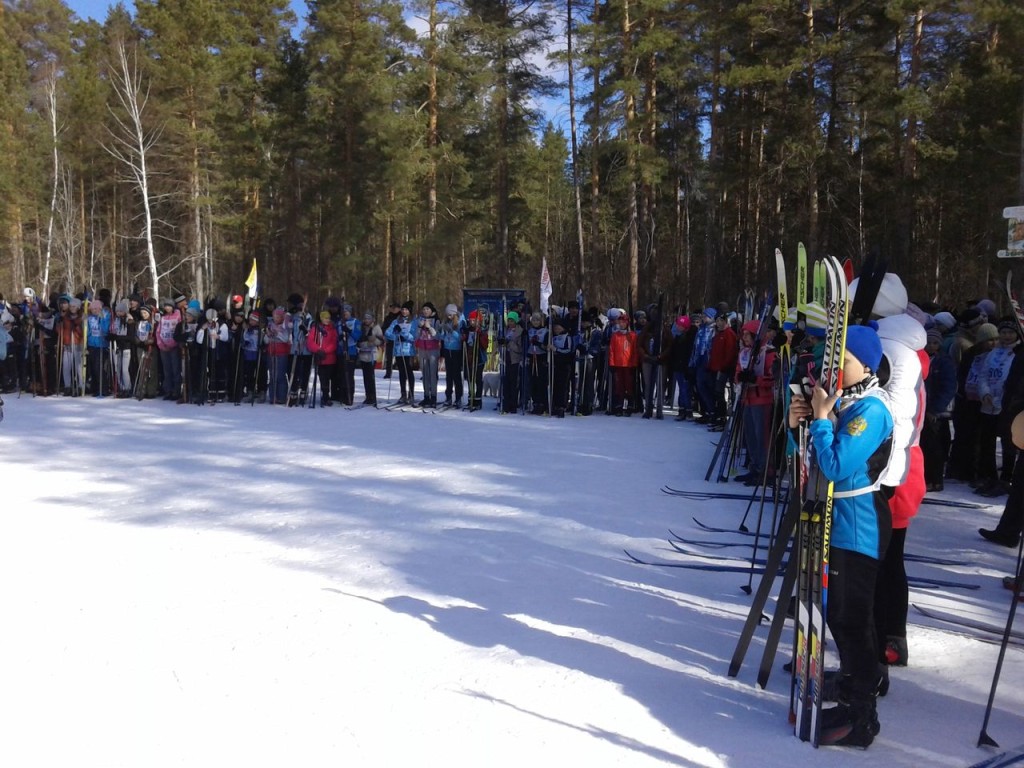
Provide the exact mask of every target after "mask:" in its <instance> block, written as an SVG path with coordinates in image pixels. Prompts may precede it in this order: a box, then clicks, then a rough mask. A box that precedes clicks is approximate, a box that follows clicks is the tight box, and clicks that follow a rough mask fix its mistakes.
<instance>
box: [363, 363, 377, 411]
mask: <svg viewBox="0 0 1024 768" xmlns="http://www.w3.org/2000/svg"><path fill="white" fill-rule="evenodd" d="M359 368H360V370H362V372H363V394H364V397H363V402H364V403H366V404H367V405H376V404H377V379H376V378H375V377H374V374H373V361H372V360H360V361H359Z"/></svg>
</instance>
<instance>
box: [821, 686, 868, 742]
mask: <svg viewBox="0 0 1024 768" xmlns="http://www.w3.org/2000/svg"><path fill="white" fill-rule="evenodd" d="M858 687H864V686H863V683H858V682H855V681H853V679H852V678H850V677H849V676H847V675H844V676H843V678H842V679H841V680H840V682H839V704H838V705H837V706H836V707H835V708H833V709H830V710H826V711H824V712H822V719H821V738H820V743H821V744H824V745H826V746H836V747H859V748H861V749H867V748H868V747H870V746H871V742H873V741H874V740H875V736H877V735H878V732H879V731H880V730H881V726H880V725H879V723H878V711H877V709H876V707H875V690H876V689H877V684H872V685H871V688H872V690H871V691H870V692H864V691H860V690H857V689H858Z"/></svg>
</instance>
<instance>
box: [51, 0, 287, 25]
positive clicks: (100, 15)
mask: <svg viewBox="0 0 1024 768" xmlns="http://www.w3.org/2000/svg"><path fill="white" fill-rule="evenodd" d="M64 2H65V3H66V4H67V6H68V7H69V8H70V9H71V10H73V11H74V12H75V13H77V14H78V15H79V16H80V17H81V18H83V19H96V21H103V20H104V19H106V18H107V9H109V8H110V6H112V5H116V3H113V2H110V0H64ZM123 2H124V5H125V7H126V8H127V9H128V10H129V11H133V12H134V10H135V3H134V2H133V1H132V0H123ZM291 5H292V10H293V11H295V17H296V18H297V19H298V20H299V22H300V23H301V22H302V20H303V19H304V18H305V16H306V0H292V3H291Z"/></svg>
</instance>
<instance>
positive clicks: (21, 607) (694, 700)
mask: <svg viewBox="0 0 1024 768" xmlns="http://www.w3.org/2000/svg"><path fill="white" fill-rule="evenodd" d="M5 410H6V420H5V421H4V422H3V423H2V424H0V441H2V443H0V444H2V445H3V447H4V457H5V465H6V466H5V467H4V471H3V473H4V477H5V479H6V482H5V487H6V491H7V493H6V494H5V501H6V503H5V505H4V514H3V522H2V529H0V536H2V538H0V541H2V545H0V584H2V601H3V616H4V628H3V629H2V630H0V659H2V660H3V661H2V668H0V674H2V678H0V691H2V701H3V710H4V713H3V719H2V722H3V731H4V735H3V738H2V739H0V765H4V766H17V767H19V768H20V767H21V766H54V765H66V766H76V767H78V766H97V767H98V766H104V767H108V766H133V767H134V766H139V767H145V768H149V767H150V766H215V765H216V766H225V765H228V766H231V765H238V766H241V765H245V766H264V765H266V766H271V765H273V766H281V765H290V766H321V765H324V766H326V765H339V764H341V765H352V766H396V765H401V766H416V765H437V764H447V765H453V766H521V765H524V764H531V763H532V764H535V765H555V764H579V765H593V766H648V765H676V766H708V767H713V766H736V767H742V766H790V765H803V764H807V763H808V762H810V761H811V760H827V761H828V763H829V764H830V765H835V766H849V765H867V764H869V762H870V764H871V765H873V766H878V765H885V766H922V765H936V766H951V767H952V766H965V765H969V764H971V763H973V762H974V761H976V760H979V759H981V758H982V757H984V756H985V752H983V751H982V750H978V749H977V748H976V747H975V746H974V744H975V742H976V740H977V736H978V731H979V728H980V726H981V719H982V715H983V712H984V707H985V702H986V699H987V696H988V690H989V685H990V683H991V677H992V671H993V669H994V665H995V659H996V653H997V650H998V646H997V645H994V644H991V643H986V642H981V641H979V640H977V639H974V638H971V637H968V636H965V635H964V634H962V633H957V632H952V631H950V627H948V626H946V627H942V626H941V625H939V624H938V623H936V622H933V621H931V620H929V619H926V618H924V617H922V616H920V615H912V616H911V621H912V622H914V623H915V625H914V626H913V627H912V629H911V636H910V649H911V666H909V667H907V668H906V669H897V670H894V671H893V673H892V677H893V685H892V691H891V693H890V694H889V696H888V697H887V698H885V699H883V700H881V701H880V705H879V716H880V719H881V722H882V733H881V734H880V736H879V738H878V739H877V740H876V742H875V744H874V746H872V748H871V749H870V750H868V751H867V752H857V751H849V750H841V749H829V750H827V751H826V752H822V753H820V754H815V753H814V752H813V750H812V748H811V747H810V746H809V745H807V744H804V743H801V742H799V741H798V740H797V739H795V738H794V737H793V736H792V732H791V728H790V727H789V726H788V725H787V723H786V712H787V709H788V698H789V696H788V678H787V676H786V675H785V674H784V673H783V672H782V670H781V663H782V661H783V660H784V659H783V656H784V651H785V644H786V642H787V641H788V638H789V636H790V633H789V631H788V630H787V632H786V633H785V634H784V636H783V637H784V640H783V645H784V648H783V653H781V654H780V656H779V662H778V664H777V665H776V669H775V672H774V673H773V676H772V679H771V681H770V683H769V686H768V690H766V691H761V690H759V689H758V688H757V687H756V685H755V684H754V683H753V679H754V676H755V674H756V665H757V660H758V659H759V658H760V649H761V643H762V641H763V634H764V630H761V631H759V633H758V636H757V638H756V640H755V644H754V646H753V647H752V648H751V651H750V653H749V654H748V657H747V662H746V665H745V666H744V669H743V671H742V672H741V674H740V676H739V678H737V679H735V680H733V679H729V678H728V677H726V676H725V670H726V667H727V663H728V659H729V657H730V656H731V654H732V651H733V647H734V645H735V638H736V635H737V633H738V632H739V629H740V626H741V624H742V620H743V618H744V617H745V615H746V611H747V606H748V605H749V598H748V597H747V596H745V595H744V594H743V593H742V592H741V591H740V590H739V586H740V585H741V584H745V583H746V577H745V576H740V575H737V574H727V573H726V574H722V573H707V572H698V571H689V570H680V569H671V568H664V569H659V568H653V567H643V566H638V565H635V564H632V563H630V562H628V561H627V560H626V558H625V557H624V555H623V554H622V550H623V549H624V548H628V549H630V550H631V551H634V552H637V553H638V554H642V555H647V556H652V557H659V558H665V559H678V558H679V557H681V556H679V555H678V554H675V553H672V551H671V550H670V548H669V547H668V546H667V544H666V543H665V541H664V539H665V537H667V535H668V529H669V528H672V529H673V530H675V531H676V532H678V533H684V532H685V533H690V534H694V537H695V538H715V535H714V534H697V533H696V530H695V528H696V527H695V525H694V524H693V523H692V521H691V516H693V515H696V516H698V517H701V518H702V519H705V520H707V521H709V522H713V523H715V524H718V525H721V526H723V527H734V526H735V525H736V524H737V523H738V521H739V519H740V517H741V516H742V514H743V511H744V509H745V508H746V503H745V502H739V501H715V502H688V501H684V500H681V499H678V498H672V497H669V496H666V495H664V494H662V493H660V492H659V488H660V487H661V486H662V485H665V484H670V485H673V486H676V487H684V488H694V489H697V488H707V487H708V486H706V485H705V484H704V483H703V473H704V469H705V468H706V465H707V461H708V460H709V458H710V451H711V445H710V442H709V436H708V434H707V433H706V432H705V431H704V430H703V429H702V428H699V427H697V426H695V425H691V424H677V423H674V422H672V421H671V420H666V421H663V422H648V421H641V420H640V419H639V418H633V419H614V418H605V417H603V416H595V417H591V418H587V419H572V418H570V419H564V420H560V419H546V418H538V417H523V416H498V415H497V414H496V413H494V412H493V411H491V410H490V408H489V405H488V407H487V408H485V410H484V411H482V412H480V413H475V414H472V415H470V414H466V413H456V412H449V413H443V414H438V415H428V414H421V413H419V412H414V413H385V412H381V411H374V410H372V409H363V410H357V411H345V410H342V409H339V408H333V409H317V410H315V411H314V410H296V409H286V408H272V407H269V406H256V407H249V406H241V407H233V406H225V405H217V406H214V407H205V408H197V407H193V406H177V405H174V404H171V403H165V402H162V401H154V402H145V403H137V402H135V401H134V400H132V401H116V400H103V401H96V400H92V399H88V400H77V399H55V398H50V399H32V398H28V397H22V398H21V399H17V400H15V399H8V401H7V405H6V408H5ZM721 487H722V486H719V488H721ZM947 496H948V497H950V498H952V497H955V496H956V494H955V493H954V492H953V490H952V489H951V490H950V491H947ZM963 497H964V498H966V497H967V496H963ZM999 511H1000V509H999V508H998V507H991V508H989V509H987V510H965V509H950V508H937V507H925V508H924V511H923V512H922V514H921V515H920V516H919V518H920V519H919V520H917V521H915V523H914V524H913V525H912V527H911V531H910V536H909V539H908V545H907V549H908V551H912V552H920V553H930V554H936V555H939V556H945V557H957V558H962V559H965V560H967V561H968V562H970V563H972V564H971V565H970V566H967V567H955V566H946V567H937V566H929V565H924V564H910V565H909V566H908V570H910V571H911V573H914V574H917V575H921V576H926V577H932V578H943V579H948V580H956V581H961V582H972V583H978V584H980V585H981V588H980V589H979V590H977V591H962V590H948V591H946V590H927V591H918V590H914V591H913V592H912V594H911V599H912V601H914V602H918V603H921V604H922V605H928V606H932V607H935V608H940V609H943V610H947V611H950V610H955V611H958V612H960V613H963V614H968V615H971V616H973V617H976V618H979V619H982V620H984V621H986V622H988V623H992V624H999V625H1001V624H1002V623H1004V621H1005V615H1006V609H1007V603H1008V597H1009V593H1008V592H1006V591H1005V590H1004V589H1003V588H1002V586H1001V584H1000V581H999V579H1000V578H1001V576H1002V575H1003V574H1005V573H1009V572H1011V570H1012V568H1013V564H1014V556H1015V551H1011V550H1007V549H1002V548H997V547H994V546H993V545H990V544H987V543H986V542H984V541H982V540H981V539H980V538H979V537H978V536H977V534H976V529H977V528H978V527H979V526H981V525H985V526H989V527H991V525H992V524H993V523H994V522H995V520H996V518H997V517H998V514H999ZM719 538H723V539H727V538H729V536H727V535H719ZM733 538H735V537H733ZM728 554H731V555H738V554H741V552H740V551H738V550H730V551H728ZM929 627H930V628H929ZM1022 673H1024V654H1022V652H1021V649H1020V648H1019V647H1011V649H1010V652H1009V653H1008V655H1007V661H1006V665H1005V666H1004V669H1003V675H1002V683H1001V685H1000V688H999V694H998V696H997V699H996V711H995V713H994V715H993V718H992V723H991V725H990V728H989V732H990V733H991V734H992V735H993V736H994V737H995V738H997V739H998V740H999V741H1000V742H1001V743H1002V744H1003V745H1004V746H1006V747H1009V746H1012V745H1014V744H1017V743H1020V742H1022V741H1024V720H1022V718H1021V716H1020V714H1019V713H1021V712H1022V711H1024V706H1022V705H1024V689H1022V685H1021V681H1022Z"/></svg>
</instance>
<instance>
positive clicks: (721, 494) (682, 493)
mask: <svg viewBox="0 0 1024 768" xmlns="http://www.w3.org/2000/svg"><path fill="white" fill-rule="evenodd" d="M661 492H662V493H664V494H665V495H667V496H679V497H680V498H684V499H693V500H696V501H711V500H713V499H715V500H719V499H720V500H723V501H730V500H743V501H746V500H749V499H750V494H748V493H737V492H735V491H702V490H696V491H691V490H685V489H682V488H672V487H671V486H668V485H666V486H662V488H661ZM771 498H772V497H771V496H769V500H771ZM921 503H922V504H928V505H929V506H933V507H949V508H952V509H988V508H989V507H990V506H992V505H991V504H980V503H978V502H974V501H959V500H956V499H938V498H934V497H928V496H925V497H924V499H923V500H922V501H921Z"/></svg>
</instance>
